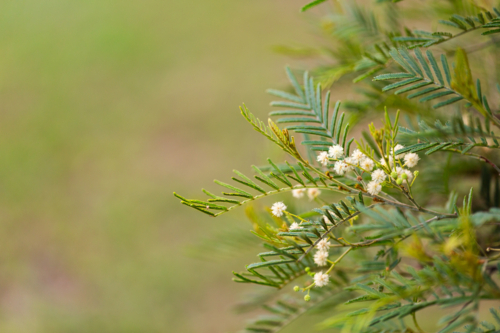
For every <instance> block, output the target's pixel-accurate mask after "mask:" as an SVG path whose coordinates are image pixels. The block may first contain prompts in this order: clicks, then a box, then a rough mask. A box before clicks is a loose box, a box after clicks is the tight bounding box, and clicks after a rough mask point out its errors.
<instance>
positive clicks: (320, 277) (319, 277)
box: [314, 272, 330, 287]
mask: <svg viewBox="0 0 500 333" xmlns="http://www.w3.org/2000/svg"><path fill="white" fill-rule="evenodd" d="M328 281H330V277H329V276H328V274H326V273H323V272H318V273H316V274H314V283H315V284H316V286H318V287H323V286H326V285H327V284H328Z"/></svg>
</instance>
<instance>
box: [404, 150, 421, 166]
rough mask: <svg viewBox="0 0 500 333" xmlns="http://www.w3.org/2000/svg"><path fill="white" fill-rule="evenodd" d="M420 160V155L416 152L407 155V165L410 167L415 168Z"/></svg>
mask: <svg viewBox="0 0 500 333" xmlns="http://www.w3.org/2000/svg"><path fill="white" fill-rule="evenodd" d="M419 160H420V157H418V155H417V154H415V153H408V154H406V156H405V165H406V166H407V167H408V168H413V167H414V166H416V165H417V163H418V161H419Z"/></svg>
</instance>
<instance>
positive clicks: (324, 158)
mask: <svg viewBox="0 0 500 333" xmlns="http://www.w3.org/2000/svg"><path fill="white" fill-rule="evenodd" d="M318 162H319V163H321V165H323V166H327V165H328V153H327V152H326V151H324V152H322V153H321V154H319V155H318Z"/></svg>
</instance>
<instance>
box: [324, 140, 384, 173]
mask: <svg viewBox="0 0 500 333" xmlns="http://www.w3.org/2000/svg"><path fill="white" fill-rule="evenodd" d="M343 156H344V148H342V146H340V145H334V146H332V147H330V148H329V149H328V153H327V152H321V153H320V154H319V155H318V157H317V159H318V162H320V163H321V164H322V165H323V166H327V165H328V162H329V161H330V159H334V160H337V161H336V162H335V164H334V165H333V170H334V171H335V173H336V174H338V175H341V176H343V175H345V173H346V172H349V171H352V170H354V168H355V167H356V166H358V167H360V168H361V169H363V170H365V171H372V170H373V168H374V166H375V163H374V162H373V161H372V160H371V159H370V158H368V157H367V156H366V155H365V154H363V153H362V152H361V151H360V150H359V149H356V150H355V151H354V152H353V153H352V154H351V156H349V157H344V159H342V160H339V158H341V157H343Z"/></svg>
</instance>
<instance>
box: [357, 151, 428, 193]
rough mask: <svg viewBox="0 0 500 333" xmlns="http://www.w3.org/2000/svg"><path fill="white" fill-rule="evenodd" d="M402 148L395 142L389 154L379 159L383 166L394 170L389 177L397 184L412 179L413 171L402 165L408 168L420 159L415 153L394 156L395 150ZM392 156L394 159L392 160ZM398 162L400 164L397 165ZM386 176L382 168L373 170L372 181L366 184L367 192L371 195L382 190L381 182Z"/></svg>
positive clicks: (408, 182) (406, 182)
mask: <svg viewBox="0 0 500 333" xmlns="http://www.w3.org/2000/svg"><path fill="white" fill-rule="evenodd" d="M403 148H404V146H403V145H400V144H397V145H396V146H395V147H394V149H393V150H392V152H391V155H390V156H386V158H382V159H381V160H380V164H382V165H383V166H385V167H388V168H389V169H391V170H394V171H393V172H392V174H391V177H393V178H394V179H396V183H397V184H398V185H401V184H403V183H405V184H410V183H411V181H412V180H413V173H412V172H411V171H410V170H407V169H404V168H403V167H404V166H406V167H408V168H412V167H414V166H416V165H417V163H418V161H419V160H420V157H418V155H417V154H415V153H403V154H398V155H395V156H394V154H395V152H396V151H398V150H401V149H403ZM394 157H395V159H396V161H394ZM401 159H404V164H403V163H402V162H401ZM395 162H396V163H395ZM387 163H389V165H387ZM398 164H399V165H401V166H397V165H398ZM394 167H395V169H394ZM386 178H387V175H386V174H385V172H384V171H383V170H380V169H379V170H375V171H373V173H372V181H371V182H369V183H368V185H367V186H366V190H367V191H368V193H370V194H371V195H377V194H379V193H380V191H382V182H383V181H385V180H386Z"/></svg>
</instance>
